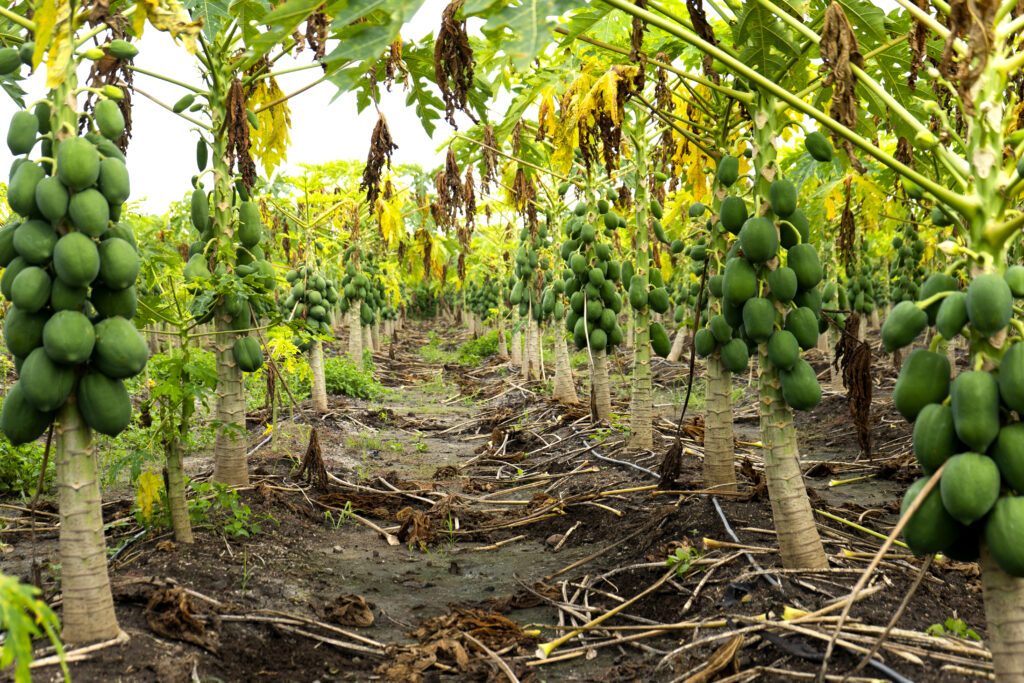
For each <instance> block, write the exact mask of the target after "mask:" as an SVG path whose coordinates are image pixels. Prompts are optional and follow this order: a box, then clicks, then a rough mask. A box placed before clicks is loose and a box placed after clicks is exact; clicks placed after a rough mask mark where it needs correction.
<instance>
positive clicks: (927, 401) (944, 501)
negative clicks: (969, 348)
mask: <svg viewBox="0 0 1024 683" xmlns="http://www.w3.org/2000/svg"><path fill="white" fill-rule="evenodd" d="M1021 297H1024V267H1021V266H1011V267H1010V268H1009V269H1007V271H1006V272H1005V273H1004V274H1003V275H999V274H998V273H995V272H987V273H983V274H981V275H978V276H976V277H974V278H973V279H972V280H971V282H970V284H969V285H968V287H967V289H966V291H960V288H959V286H958V282H957V280H956V279H955V278H953V277H951V276H950V275H947V274H944V273H935V274H933V275H931V276H930V277H929V278H928V279H927V280H926V281H925V283H924V285H922V287H921V292H920V294H919V301H917V302H912V301H903V302H901V303H899V304H898V305H897V306H896V307H895V308H893V310H892V312H891V313H890V315H889V317H888V318H887V319H886V321H885V324H884V325H883V327H882V338H883V341H884V343H885V346H886V348H887V349H890V350H894V349H897V348H902V347H904V346H907V345H908V344H910V343H911V342H912V341H913V340H914V338H916V337H917V335H918V334H920V333H921V332H922V331H924V330H925V328H927V327H928V326H934V327H935V329H936V330H937V331H938V333H939V335H941V337H942V338H944V339H947V340H951V339H953V338H954V337H955V336H956V335H958V334H963V335H965V336H967V337H969V338H973V339H974V340H975V341H979V340H981V339H991V338H992V337H997V338H998V337H999V336H1001V335H1002V333H1003V332H1004V330H1006V328H1007V325H1008V324H1010V320H1011V317H1012V315H1013V303H1014V298H1021ZM985 348H986V349H989V350H988V351H987V352H986V351H982V352H981V353H980V355H979V356H978V358H979V359H980V360H983V361H984V360H985V359H987V360H988V361H989V364H990V365H991V366H992V367H991V368H990V369H982V367H983V366H982V365H980V364H979V365H978V366H976V368H975V369H972V370H969V371H966V372H962V373H960V374H959V375H957V377H956V378H955V379H953V380H952V381H950V365H949V361H948V360H947V358H946V356H945V355H943V354H941V353H937V352H935V351H932V350H928V349H916V350H914V351H912V352H911V353H910V355H909V356H907V359H906V361H905V362H904V364H903V368H902V369H901V370H900V374H899V377H898V378H897V381H896V388H895V389H894V391H893V404H894V405H895V407H896V409H897V410H898V411H899V412H900V414H902V415H903V417H905V418H906V419H907V420H908V421H909V422H912V423H914V432H913V447H914V455H915V456H916V458H917V460H918V462H919V463H920V465H921V469H922V471H923V472H924V473H925V474H931V473H932V472H935V471H936V470H937V469H938V468H939V467H940V466H941V465H942V464H943V463H946V468H945V470H943V473H942V477H941V479H940V481H939V485H938V486H937V487H936V488H934V489H933V490H932V491H931V492H930V493H929V494H928V496H927V498H926V499H925V500H924V501H922V503H921V507H919V508H918V510H917V512H916V513H915V514H914V516H913V517H911V518H910V520H908V522H907V525H906V527H905V528H904V530H903V534H904V537H905V539H906V541H907V545H909V546H910V548H911V550H913V551H914V552H915V553H919V554H923V553H932V552H940V551H941V552H945V553H946V554H948V555H949V556H951V557H954V558H955V559H959V560H963V561H970V560H974V559H976V558H977V557H978V549H979V542H980V540H981V539H982V538H984V539H985V540H986V541H987V542H988V546H989V548H990V550H991V552H992V555H993V557H994V558H995V560H996V562H997V563H998V564H999V566H1000V567H1001V568H1002V569H1003V570H1004V571H1006V572H1007V573H1009V574H1011V575H1013V576H1018V577H1024V546H1022V545H1021V543H1020V529H1021V528H1024V496H1021V495H1017V494H1020V493H1024V423H1022V422H1021V421H1020V419H1019V416H1021V415H1024V342H1022V341H1020V340H1019V338H1013V339H1011V340H1009V342H1008V346H1006V347H1005V351H1004V352H1003V353H1002V357H1001V358H999V349H996V348H993V347H990V346H988V345H985ZM925 481H926V479H924V478H923V479H921V480H918V481H917V482H915V483H914V484H913V485H911V487H910V488H909V489H908V490H907V493H906V496H905V497H904V500H903V510H904V511H906V509H907V507H908V506H909V505H910V504H911V503H912V502H913V501H914V500H915V498H916V497H917V496H918V495H919V494H920V492H921V490H922V488H923V487H924V484H925Z"/></svg>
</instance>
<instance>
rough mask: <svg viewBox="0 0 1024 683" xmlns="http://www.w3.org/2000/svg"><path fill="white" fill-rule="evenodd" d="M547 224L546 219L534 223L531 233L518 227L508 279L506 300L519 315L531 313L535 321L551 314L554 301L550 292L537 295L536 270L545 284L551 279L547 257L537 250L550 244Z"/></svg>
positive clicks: (526, 315) (539, 320)
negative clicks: (539, 222)
mask: <svg viewBox="0 0 1024 683" xmlns="http://www.w3.org/2000/svg"><path fill="white" fill-rule="evenodd" d="M547 226H548V222H547V221H545V222H544V223H543V224H541V225H539V226H537V229H536V231H535V233H531V232H530V230H528V229H527V228H523V229H522V230H520V232H519V248H518V249H516V252H515V255H514V256H513V260H514V261H515V266H514V267H513V269H512V275H511V276H510V277H509V282H508V286H509V287H510V288H511V292H510V293H509V303H511V304H512V306H513V307H517V308H518V310H519V317H520V318H526V317H528V316H530V315H532V316H533V319H534V320H536V321H537V322H541V321H542V320H544V318H545V317H546V316H549V315H552V314H553V313H554V311H555V303H556V301H555V297H554V295H553V294H550V295H545V292H543V291H542V292H541V294H539V295H538V294H537V272H538V271H539V272H540V273H541V277H542V278H543V281H544V283H545V285H550V284H551V283H552V282H553V280H554V275H553V274H552V272H551V263H550V261H549V259H548V257H547V256H542V255H541V252H542V251H543V250H544V249H545V248H547V247H548V246H549V245H550V244H551V237H550V235H549V234H548V228H547ZM545 306H546V307H547V310H546V311H545Z"/></svg>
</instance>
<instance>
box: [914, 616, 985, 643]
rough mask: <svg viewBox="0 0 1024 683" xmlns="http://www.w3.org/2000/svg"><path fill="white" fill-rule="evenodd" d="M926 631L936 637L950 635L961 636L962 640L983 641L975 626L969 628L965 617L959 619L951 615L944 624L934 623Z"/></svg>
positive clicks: (952, 636)
mask: <svg viewBox="0 0 1024 683" xmlns="http://www.w3.org/2000/svg"><path fill="white" fill-rule="evenodd" d="M925 633H927V634H928V635H930V636H935V637H936V638H943V637H945V636H949V637H951V638H960V639H961V640H976V641H978V642H979V643H980V642H981V636H979V635H978V634H977V632H975V630H974V629H973V628H968V626H967V624H965V623H964V621H963V619H957V618H956V617H950V618H949V619H946V621H945V622H944V623H942V624H932V625H931V626H929V627H928V628H927V629H925Z"/></svg>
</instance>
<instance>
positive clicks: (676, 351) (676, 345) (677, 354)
mask: <svg viewBox="0 0 1024 683" xmlns="http://www.w3.org/2000/svg"><path fill="white" fill-rule="evenodd" d="M687 332H689V330H687V329H686V326H685V325H680V326H679V329H678V330H677V331H676V337H675V339H673V340H672V349H671V350H669V352H668V358H666V360H668V361H669V362H671V363H678V362H679V359H680V358H682V357H683V346H685V345H686V335H687Z"/></svg>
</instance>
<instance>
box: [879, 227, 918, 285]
mask: <svg viewBox="0 0 1024 683" xmlns="http://www.w3.org/2000/svg"><path fill="white" fill-rule="evenodd" d="M892 248H893V250H894V252H895V256H894V257H893V259H892V265H891V266H890V268H889V283H890V286H889V291H888V297H887V298H888V301H891V302H892V303H894V304H897V303H899V302H901V301H916V300H917V295H918V294H919V293H920V289H921V283H922V282H923V281H924V275H925V270H924V265H923V264H922V260H923V258H924V240H922V239H921V236H920V235H919V234H918V232H917V231H916V230H915V229H914V225H913V224H911V223H905V224H904V226H903V230H902V235H896V236H895V237H893V238H892Z"/></svg>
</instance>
